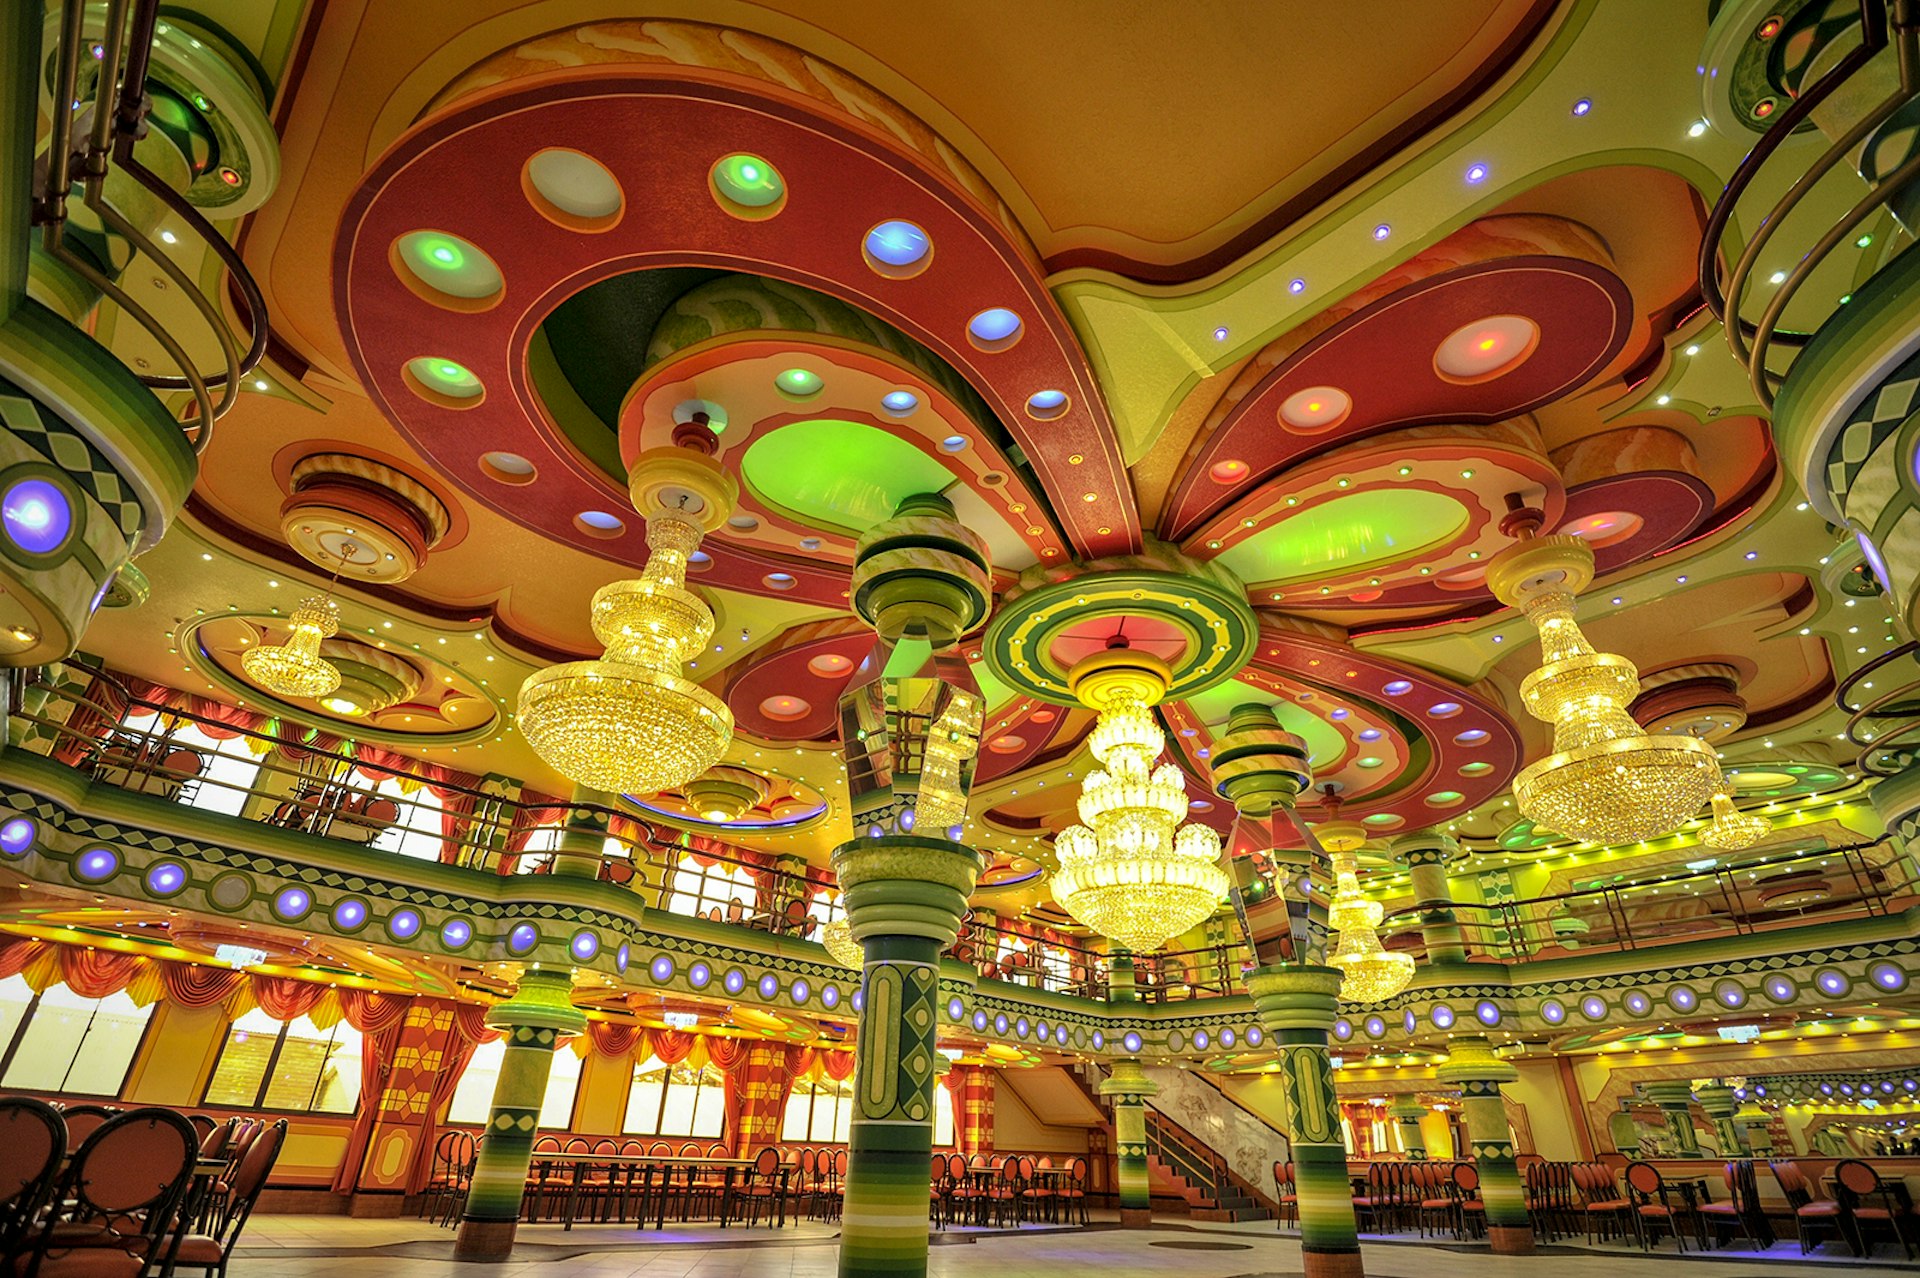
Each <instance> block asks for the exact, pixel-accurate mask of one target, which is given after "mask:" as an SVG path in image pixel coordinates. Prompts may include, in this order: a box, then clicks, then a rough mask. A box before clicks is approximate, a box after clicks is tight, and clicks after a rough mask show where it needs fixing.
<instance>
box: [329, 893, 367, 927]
mask: <svg viewBox="0 0 1920 1278" xmlns="http://www.w3.org/2000/svg"><path fill="white" fill-rule="evenodd" d="M366 921H367V903H366V902H365V901H362V900H360V899H359V898H358V897H352V896H350V897H348V898H347V899H346V900H344V901H340V902H338V903H336V904H335V905H334V907H333V925H334V926H335V927H337V928H339V929H340V930H341V931H342V932H351V931H353V930H354V929H355V928H358V927H361V926H364V925H365V923H366Z"/></svg>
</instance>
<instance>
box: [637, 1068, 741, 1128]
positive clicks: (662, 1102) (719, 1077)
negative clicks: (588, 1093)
mask: <svg viewBox="0 0 1920 1278" xmlns="http://www.w3.org/2000/svg"><path fill="white" fill-rule="evenodd" d="M648 1063H653V1064H656V1065H658V1066H659V1067H660V1068H661V1069H663V1070H665V1071H666V1076H665V1078H663V1079H662V1080H661V1083H660V1092H659V1100H658V1102H657V1103H656V1104H655V1106H654V1112H653V1130H652V1131H636V1130H634V1129H633V1128H631V1127H629V1126H628V1120H629V1118H630V1117H631V1115H632V1113H633V1089H634V1085H635V1084H636V1083H638V1082H639V1079H640V1071H641V1070H643V1069H645V1068H646V1067H647V1065H648ZM684 1063H685V1062H684V1061H683V1062H680V1064H684ZM680 1064H675V1065H669V1064H667V1063H666V1062H665V1061H662V1060H661V1059H660V1058H659V1057H657V1056H649V1057H647V1059H646V1060H645V1061H640V1062H636V1063H635V1065H634V1067H633V1071H632V1073H630V1074H629V1075H628V1076H627V1103H626V1105H625V1106H624V1107H623V1108H622V1109H621V1111H620V1134H621V1135H622V1136H644V1137H647V1138H649V1139H658V1140H709V1141H710V1140H722V1139H724V1138H725V1137H726V1131H727V1111H726V1102H727V1076H726V1073H725V1072H724V1071H723V1070H721V1069H719V1068H718V1067H717V1066H715V1065H713V1064H712V1063H711V1062H708V1063H706V1064H703V1065H701V1066H700V1073H699V1076H698V1078H697V1079H696V1080H695V1082H694V1087H693V1108H692V1109H691V1110H689V1111H688V1113H687V1130H686V1131H685V1132H684V1133H678V1132H663V1131H661V1130H660V1126H661V1122H662V1120H663V1119H665V1117H666V1114H667V1097H668V1096H669V1095H670V1094H671V1093H672V1091H673V1087H674V1082H673V1071H674V1070H676V1069H678V1068H680ZM709 1073H711V1076H712V1077H713V1079H714V1080H715V1081H713V1082H709V1081H708V1077H709ZM681 1086H683V1087H684V1086H685V1084H684V1083H683V1084H681ZM709 1088H711V1089H712V1090H714V1091H717V1092H719V1093H720V1096H719V1104H720V1107H721V1108H720V1132H719V1134H718V1135H715V1136H698V1135H695V1134H694V1128H696V1127H698V1126H699V1119H700V1094H701V1093H702V1092H705V1091H707V1090H708V1089H709Z"/></svg>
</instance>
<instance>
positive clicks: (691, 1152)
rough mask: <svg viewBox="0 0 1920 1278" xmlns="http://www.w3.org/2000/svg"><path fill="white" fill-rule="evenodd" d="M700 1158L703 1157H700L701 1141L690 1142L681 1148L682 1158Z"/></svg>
mask: <svg viewBox="0 0 1920 1278" xmlns="http://www.w3.org/2000/svg"><path fill="white" fill-rule="evenodd" d="M700 1156H701V1155H700V1142H699V1141H695V1140H690V1141H688V1142H687V1143H686V1144H684V1145H682V1146H680V1157H682V1158H699V1157H700Z"/></svg>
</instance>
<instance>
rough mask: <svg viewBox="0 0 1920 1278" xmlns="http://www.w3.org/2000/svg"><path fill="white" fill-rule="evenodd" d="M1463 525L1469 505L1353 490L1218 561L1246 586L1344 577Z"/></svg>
mask: <svg viewBox="0 0 1920 1278" xmlns="http://www.w3.org/2000/svg"><path fill="white" fill-rule="evenodd" d="M1466 522H1467V508H1466V507H1465V506H1462V505H1461V504H1460V503H1459V502H1458V501H1455V500H1454V499H1453V498H1451V497H1448V496H1445V495H1444V494H1441V493H1430V492H1427V491H1425V490H1424V489H1419V488H1393V489H1387V490H1383V491H1379V492H1362V493H1352V494H1349V495H1348V496H1345V497H1336V498H1334V499H1333V500H1332V501H1329V502H1323V503H1322V504H1320V505H1318V506H1314V507H1312V508H1311V509H1308V510H1303V511H1300V512H1299V513H1297V514H1289V515H1286V516H1285V517H1283V518H1281V519H1278V520H1275V521H1274V522H1273V523H1272V524H1269V525H1268V526H1267V527H1265V528H1262V529H1261V530H1260V531H1258V532H1256V533H1255V534H1254V535H1253V536H1251V537H1249V538H1247V539H1246V540H1245V541H1243V542H1241V543H1239V544H1238V545H1236V546H1233V547H1232V548H1230V549H1228V550H1225V551H1223V552H1221V555H1220V562H1221V563H1223V564H1225V565H1226V566H1227V567H1229V568H1231V569H1233V571H1234V572H1235V573H1236V574H1238V575H1239V577H1240V579H1241V580H1242V581H1244V582H1246V583H1247V584H1248V585H1250V586H1251V585H1270V584H1273V583H1276V582H1284V581H1295V580H1298V579H1300V578H1303V577H1306V578H1311V577H1325V576H1330V575H1335V574H1344V573H1350V572H1354V571H1357V570H1359V569H1362V568H1367V567H1370V566H1372V565H1374V564H1380V563H1392V562H1398V561H1399V560H1402V559H1405V558H1406V557H1407V556H1408V555H1410V554H1413V553H1414V552H1416V551H1418V550H1420V549H1422V548H1423V547H1426V546H1431V545H1434V544H1436V543H1438V542H1443V541H1446V540H1448V539H1450V538H1452V537H1453V536H1454V534H1456V533H1458V532H1459V531H1460V529H1461V528H1462V527H1464V526H1465V524H1466Z"/></svg>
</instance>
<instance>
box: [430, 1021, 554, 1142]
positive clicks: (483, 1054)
mask: <svg viewBox="0 0 1920 1278" xmlns="http://www.w3.org/2000/svg"><path fill="white" fill-rule="evenodd" d="M506 1055H507V1044H506V1040H505V1039H495V1040H494V1041H493V1042H491V1043H482V1044H481V1045H480V1046H479V1047H477V1048H475V1049H474V1052H473V1059H472V1060H471V1061H468V1062H467V1070H466V1073H464V1074H462V1075H460V1082H459V1084H458V1085H457V1086H456V1087H455V1088H454V1089H453V1099H452V1100H451V1101H449V1102H448V1103H447V1121H448V1122H449V1123H474V1124H477V1125H479V1126H482V1127H484V1126H485V1125H486V1122H487V1119H488V1118H490V1117H491V1116H492V1114H493V1087H494V1084H495V1083H496V1082H498V1081H499V1078H500V1062H501V1061H502V1060H504V1059H506ZM579 1088H580V1058H579V1057H578V1056H575V1055H574V1054H573V1052H572V1051H570V1050H568V1049H567V1048H566V1047H564V1046H563V1047H561V1049H560V1050H559V1051H557V1052H555V1053H554V1054H553V1069H552V1071H551V1072H549V1073H548V1074H547V1094H546V1095H545V1096H544V1097H543V1098H542V1099H541V1101H540V1126H542V1127H546V1128H554V1129H558V1130H560V1131H565V1130H566V1129H567V1128H568V1127H571V1126H572V1125H573V1094H574V1093H575V1092H576V1091H578V1090H579Z"/></svg>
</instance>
